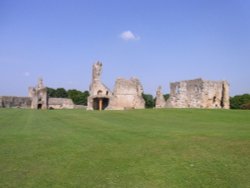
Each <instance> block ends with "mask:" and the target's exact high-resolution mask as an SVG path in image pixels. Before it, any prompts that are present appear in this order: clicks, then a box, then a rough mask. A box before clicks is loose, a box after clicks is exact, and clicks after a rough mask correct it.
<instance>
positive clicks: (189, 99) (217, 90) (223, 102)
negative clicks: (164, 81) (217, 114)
mask: <svg viewBox="0 0 250 188" xmlns="http://www.w3.org/2000/svg"><path fill="white" fill-rule="evenodd" d="M170 89H171V92H170V97H169V99H168V100H167V104H166V107H170V108H224V109H228V108H229V84H228V82H227V81H206V80H202V79H201V78H199V79H195V80H186V81H181V82H175V83H170Z"/></svg>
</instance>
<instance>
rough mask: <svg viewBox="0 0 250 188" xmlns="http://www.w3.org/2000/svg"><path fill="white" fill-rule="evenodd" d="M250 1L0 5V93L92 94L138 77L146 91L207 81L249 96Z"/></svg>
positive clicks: (45, 0)
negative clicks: (97, 65)
mask: <svg viewBox="0 0 250 188" xmlns="http://www.w3.org/2000/svg"><path fill="white" fill-rule="evenodd" d="M249 10H250V1H249V0H245V1H243V0H234V1H232V0H126V1H123V0H79V1H77V0H68V1H66V0H65V1H63V0H29V1H27V0H22V1H19V0H16V1H14V0H1V1H0V70H1V73H0V95H17V96H27V93H28V92H27V88H28V86H34V85H36V83H37V78H39V77H43V79H44V82H45V84H46V85H47V86H49V87H53V88H58V87H64V88H66V89H71V88H75V89H78V90H87V89H88V87H89V84H90V81H91V68H92V64H93V63H94V62H95V61H97V60H100V61H101V62H102V63H103V74H102V80H103V82H104V83H105V84H106V85H107V86H108V87H110V89H113V86H114V83H115V79H116V78H117V77H124V78H130V77H138V78H139V79H140V81H141V82H142V84H143V87H144V91H145V93H151V94H153V95H155V90H156V89H157V87H158V86H159V85H161V86H162V87H163V92H164V93H168V92H169V83H170V82H174V81H180V80H187V79H194V78H199V77H202V78H204V79H207V80H228V81H229V82H230V85H231V91H230V94H231V95H236V94H242V93H250V11H249Z"/></svg>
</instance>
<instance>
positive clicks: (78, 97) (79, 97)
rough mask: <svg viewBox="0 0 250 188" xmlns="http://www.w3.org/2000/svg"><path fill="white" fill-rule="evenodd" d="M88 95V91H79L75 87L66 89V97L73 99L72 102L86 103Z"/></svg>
mask: <svg viewBox="0 0 250 188" xmlns="http://www.w3.org/2000/svg"><path fill="white" fill-rule="evenodd" d="M88 96H89V92H88V91H84V92H81V91H79V90H76V89H71V90H68V97H69V98H71V99H72V100H73V102H74V104H78V105H87V100H88Z"/></svg>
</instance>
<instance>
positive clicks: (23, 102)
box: [0, 96, 31, 108]
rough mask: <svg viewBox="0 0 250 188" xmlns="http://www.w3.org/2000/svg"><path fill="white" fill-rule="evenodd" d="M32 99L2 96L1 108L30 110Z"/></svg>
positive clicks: (0, 100) (0, 98)
mask: <svg viewBox="0 0 250 188" xmlns="http://www.w3.org/2000/svg"><path fill="white" fill-rule="evenodd" d="M30 107H31V98H30V97H16V96H1V97H0V108H30Z"/></svg>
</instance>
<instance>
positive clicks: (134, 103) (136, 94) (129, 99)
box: [110, 78, 145, 110]
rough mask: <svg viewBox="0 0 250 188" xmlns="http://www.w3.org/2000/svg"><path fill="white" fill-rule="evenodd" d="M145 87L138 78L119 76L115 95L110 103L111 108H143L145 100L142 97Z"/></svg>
mask: <svg viewBox="0 0 250 188" xmlns="http://www.w3.org/2000/svg"><path fill="white" fill-rule="evenodd" d="M142 92H143V88H142V85H141V83H140V81H139V80H138V79H136V78H131V79H130V80H126V79H123V78H118V79H117V80H116V82H115V87H114V95H113V98H112V100H111V103H110V108H111V109H117V110H123V109H143V108H145V101H144V99H143V97H142Z"/></svg>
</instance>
